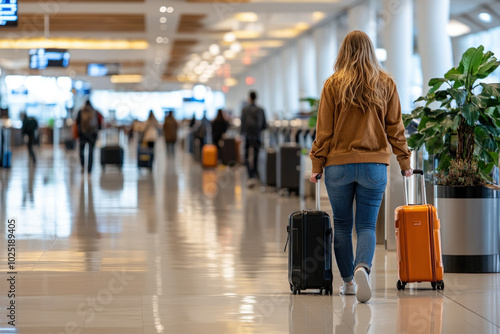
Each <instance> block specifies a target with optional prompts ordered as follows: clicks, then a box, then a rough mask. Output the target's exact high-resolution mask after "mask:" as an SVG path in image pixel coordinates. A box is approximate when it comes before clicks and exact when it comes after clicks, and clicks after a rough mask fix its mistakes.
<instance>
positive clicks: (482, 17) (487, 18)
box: [477, 12, 492, 23]
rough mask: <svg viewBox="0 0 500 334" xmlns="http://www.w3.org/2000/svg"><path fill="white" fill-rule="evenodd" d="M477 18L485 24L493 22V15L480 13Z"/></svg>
mask: <svg viewBox="0 0 500 334" xmlns="http://www.w3.org/2000/svg"><path fill="white" fill-rule="evenodd" d="M477 17H478V18H479V19H480V20H481V21H483V22H485V23H490V22H491V20H492V18H491V14H490V13H486V12H482V13H479V14H478V15H477Z"/></svg>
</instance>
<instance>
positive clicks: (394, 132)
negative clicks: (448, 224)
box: [310, 30, 412, 302]
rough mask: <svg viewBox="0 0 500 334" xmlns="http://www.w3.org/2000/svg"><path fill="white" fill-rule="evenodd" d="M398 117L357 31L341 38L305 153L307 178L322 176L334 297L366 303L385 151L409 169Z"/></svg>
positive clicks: (392, 92)
mask: <svg viewBox="0 0 500 334" xmlns="http://www.w3.org/2000/svg"><path fill="white" fill-rule="evenodd" d="M404 133H405V127H404V125H403V122H402V120H401V105H400V102H399V96H398V92H397V88H396V84H395V82H394V80H393V79H392V78H391V76H390V75H389V74H388V73H387V72H385V71H384V70H383V69H382V67H381V66H380V64H379V62H378V60H377V58H376V56H375V49H374V47H373V44H372V42H371V40H370V38H369V37H368V35H367V34H365V33H364V32H362V31H359V30H356V31H352V32H350V33H349V34H348V35H347V36H346V37H345V39H344V41H343V42H342V45H341V46H340V51H339V54H338V56H337V61H336V63H335V73H334V74H333V75H332V76H331V77H330V78H328V79H327V80H326V82H325V84H324V87H323V91H322V93H321V99H320V104H319V109H318V121H317V124H316V139H315V140H314V143H313V147H312V150H311V153H310V157H311V160H312V165H313V168H312V175H311V182H313V183H316V182H318V181H317V180H316V177H317V176H318V175H319V174H323V173H324V174H325V184H326V188H327V191H328V197H329V199H330V203H331V206H332V209H333V216H334V222H333V226H334V238H333V239H334V251H335V258H336V260H337V266H338V268H339V270H340V274H341V276H342V280H343V281H344V284H343V285H342V286H341V287H340V294H342V295H356V297H357V299H358V301H360V302H367V301H368V300H370V298H371V296H372V292H371V286H370V280H369V274H370V271H371V267H372V260H373V256H374V253H375V243H376V242H375V225H376V222H377V216H378V211H379V208H380V204H381V202H382V196H383V195H384V191H385V188H386V185H387V165H389V160H390V157H391V148H392V152H394V154H395V155H396V156H397V159H398V162H399V166H400V168H401V170H402V171H404V174H405V175H407V176H411V175H412V168H411V166H410V157H411V152H410V150H409V149H408V145H407V142H406V138H405V135H404ZM354 199H356V234H357V248H356V257H355V258H354V256H353V249H352V248H353V247H352V228H353V201H354Z"/></svg>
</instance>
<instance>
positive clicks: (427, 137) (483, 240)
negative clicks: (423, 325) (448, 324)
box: [403, 46, 500, 272]
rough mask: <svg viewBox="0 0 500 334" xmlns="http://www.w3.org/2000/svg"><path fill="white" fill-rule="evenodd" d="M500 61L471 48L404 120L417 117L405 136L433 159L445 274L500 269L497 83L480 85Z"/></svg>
mask: <svg viewBox="0 0 500 334" xmlns="http://www.w3.org/2000/svg"><path fill="white" fill-rule="evenodd" d="M499 65H500V62H499V61H498V60H497V58H495V57H494V55H493V53H492V52H484V47H483V46H479V47H478V48H470V49H468V50H467V51H466V52H465V53H464V54H463V56H462V60H461V62H460V64H459V66H458V67H456V68H452V69H451V70H449V71H448V72H447V73H446V74H445V75H444V78H434V79H431V80H430V81H429V86H430V89H429V91H428V92H427V95H425V96H422V97H420V98H419V99H417V101H415V102H425V104H424V105H421V106H419V107H417V108H415V109H414V110H413V112H412V113H411V114H410V115H405V116H404V117H403V120H404V122H405V125H406V126H408V125H409V123H410V122H411V121H412V120H417V119H418V120H420V123H419V125H418V129H417V132H416V133H414V134H412V135H411V136H410V138H409V139H408V145H409V146H410V147H411V148H412V149H419V148H421V147H423V146H425V149H426V150H427V152H428V153H429V154H430V155H431V156H434V157H435V158H436V161H437V162H438V163H437V167H436V168H435V171H433V172H436V174H435V175H436V181H437V182H436V183H437V185H436V186H435V205H436V207H437V208H438V212H439V215H440V219H441V233H442V244H443V262H444V267H445V270H446V271H447V272H500V254H499V249H500V247H499V244H500V240H499V238H500V236H499V222H500V212H499V210H500V209H499V207H500V196H499V191H497V190H495V189H493V188H492V187H491V186H490V185H491V184H492V183H493V179H492V171H493V170H494V168H495V166H496V167H498V164H499V153H500V84H498V83H485V82H482V83H477V82H478V80H480V79H486V78H487V77H488V76H489V75H490V74H491V73H493V72H494V71H495V70H496V69H497V68H498V66H499Z"/></svg>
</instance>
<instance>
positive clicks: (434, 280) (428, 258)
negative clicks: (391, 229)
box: [394, 169, 444, 290]
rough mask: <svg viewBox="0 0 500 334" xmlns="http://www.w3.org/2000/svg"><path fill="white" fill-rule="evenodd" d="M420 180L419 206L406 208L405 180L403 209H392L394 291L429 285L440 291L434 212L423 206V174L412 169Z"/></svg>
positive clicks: (438, 249)
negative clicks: (395, 267)
mask: <svg viewBox="0 0 500 334" xmlns="http://www.w3.org/2000/svg"><path fill="white" fill-rule="evenodd" d="M413 173H414V174H421V175H422V177H421V179H422V197H423V203H424V204H422V205H408V196H407V193H408V191H407V186H406V179H405V180H404V184H405V202H406V205H404V206H400V207H398V208H396V211H395V212H394V214H395V220H396V247H397V259H398V273H399V280H398V283H397V288H398V290H404V289H405V286H406V284H408V283H413V282H431V285H432V288H433V289H436V288H437V289H439V290H443V289H444V282H443V272H444V271H443V260H442V257H441V233H440V230H439V228H440V225H439V219H438V216H437V211H436V208H435V207H434V206H432V205H429V204H427V203H426V202H427V200H426V197H425V181H424V176H423V175H424V172H423V171H422V170H418V169H415V170H414V171H413Z"/></svg>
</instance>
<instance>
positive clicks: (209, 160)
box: [201, 144, 218, 167]
mask: <svg viewBox="0 0 500 334" xmlns="http://www.w3.org/2000/svg"><path fill="white" fill-rule="evenodd" d="M217 159H218V157H217V146H215V145H212V144H206V145H204V146H203V149H202V150H201V163H202V165H203V167H217Z"/></svg>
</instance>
